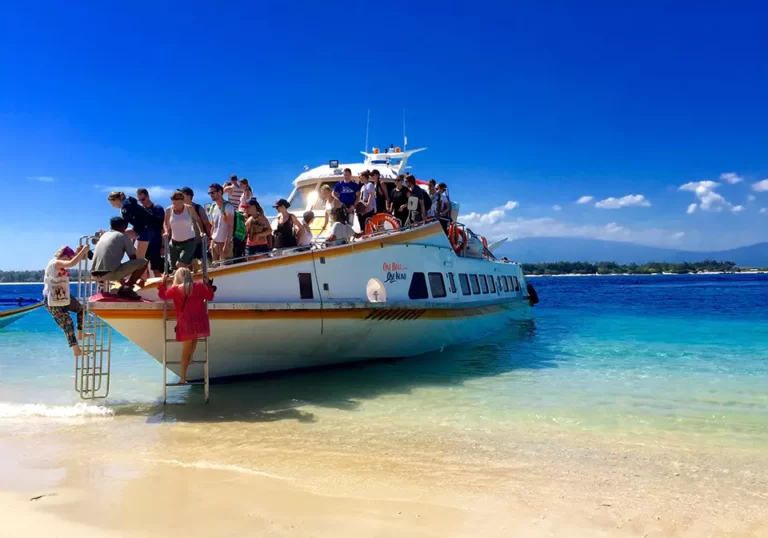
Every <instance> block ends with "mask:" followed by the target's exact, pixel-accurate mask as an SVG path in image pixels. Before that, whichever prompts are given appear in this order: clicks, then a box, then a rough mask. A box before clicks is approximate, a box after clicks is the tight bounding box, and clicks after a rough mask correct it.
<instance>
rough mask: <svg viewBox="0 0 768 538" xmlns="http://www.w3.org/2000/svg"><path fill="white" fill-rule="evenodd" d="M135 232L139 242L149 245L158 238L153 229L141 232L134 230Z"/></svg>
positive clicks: (145, 229)
mask: <svg viewBox="0 0 768 538" xmlns="http://www.w3.org/2000/svg"><path fill="white" fill-rule="evenodd" d="M134 231H135V232H136V240H137V241H146V242H147V243H150V242H151V241H152V240H153V239H155V238H157V234H156V233H155V230H153V229H152V228H144V229H143V230H141V231H139V230H137V229H136V228H134ZM158 244H159V243H158Z"/></svg>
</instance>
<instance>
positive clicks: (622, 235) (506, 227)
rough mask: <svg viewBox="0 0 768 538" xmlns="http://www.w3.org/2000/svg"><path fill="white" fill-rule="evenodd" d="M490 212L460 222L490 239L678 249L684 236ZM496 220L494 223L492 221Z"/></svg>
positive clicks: (474, 215)
mask: <svg viewBox="0 0 768 538" xmlns="http://www.w3.org/2000/svg"><path fill="white" fill-rule="evenodd" d="M490 213H493V211H491V212H489V213H482V214H480V213H470V214H469V215H464V216H463V217H460V220H461V222H463V223H464V224H466V225H467V226H469V227H470V228H472V230H473V231H475V232H477V233H480V234H483V235H485V236H486V237H488V238H501V237H508V238H510V239H517V238H520V237H584V238H589V239H606V240H613V241H625V242H630V243H639V244H645V245H653V246H660V245H668V246H679V244H680V239H681V238H682V237H683V235H684V234H682V233H681V232H677V231H674V230H664V229H659V228H648V229H631V228H627V227H625V226H622V225H620V224H618V223H616V222H610V223H608V224H606V225H603V226H600V225H591V224H588V225H577V224H572V223H569V222H565V221H562V220H558V219H555V218H552V217H542V218H533V219H525V218H520V217H518V218H515V219H506V218H501V219H492V218H490V217H489V215H490ZM492 220H493V222H491V221H492Z"/></svg>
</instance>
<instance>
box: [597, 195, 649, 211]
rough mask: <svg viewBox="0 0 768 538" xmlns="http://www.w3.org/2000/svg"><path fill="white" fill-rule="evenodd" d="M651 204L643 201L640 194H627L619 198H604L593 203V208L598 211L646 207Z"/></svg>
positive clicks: (643, 197)
mask: <svg viewBox="0 0 768 538" xmlns="http://www.w3.org/2000/svg"><path fill="white" fill-rule="evenodd" d="M650 205H651V202H649V201H648V200H646V199H645V196H643V195H642V194H628V195H626V196H622V197H621V198H614V197H613V196H611V197H610V198H606V199H605V200H600V201H599V202H597V203H595V207H598V208H600V209H620V208H622V207H648V206H650Z"/></svg>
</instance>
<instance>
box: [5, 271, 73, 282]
mask: <svg viewBox="0 0 768 538" xmlns="http://www.w3.org/2000/svg"><path fill="white" fill-rule="evenodd" d="M44 276H45V269H36V270H33V271H0V282H42V281H43V277H44ZM77 277H78V272H77V269H70V270H69V280H70V282H77Z"/></svg>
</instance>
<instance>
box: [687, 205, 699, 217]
mask: <svg viewBox="0 0 768 538" xmlns="http://www.w3.org/2000/svg"><path fill="white" fill-rule="evenodd" d="M697 207H699V206H698V205H696V204H691V205H689V206H688V209H687V211H686V213H688V214H689V215H692V214H693V213H695V212H696V208H697Z"/></svg>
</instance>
